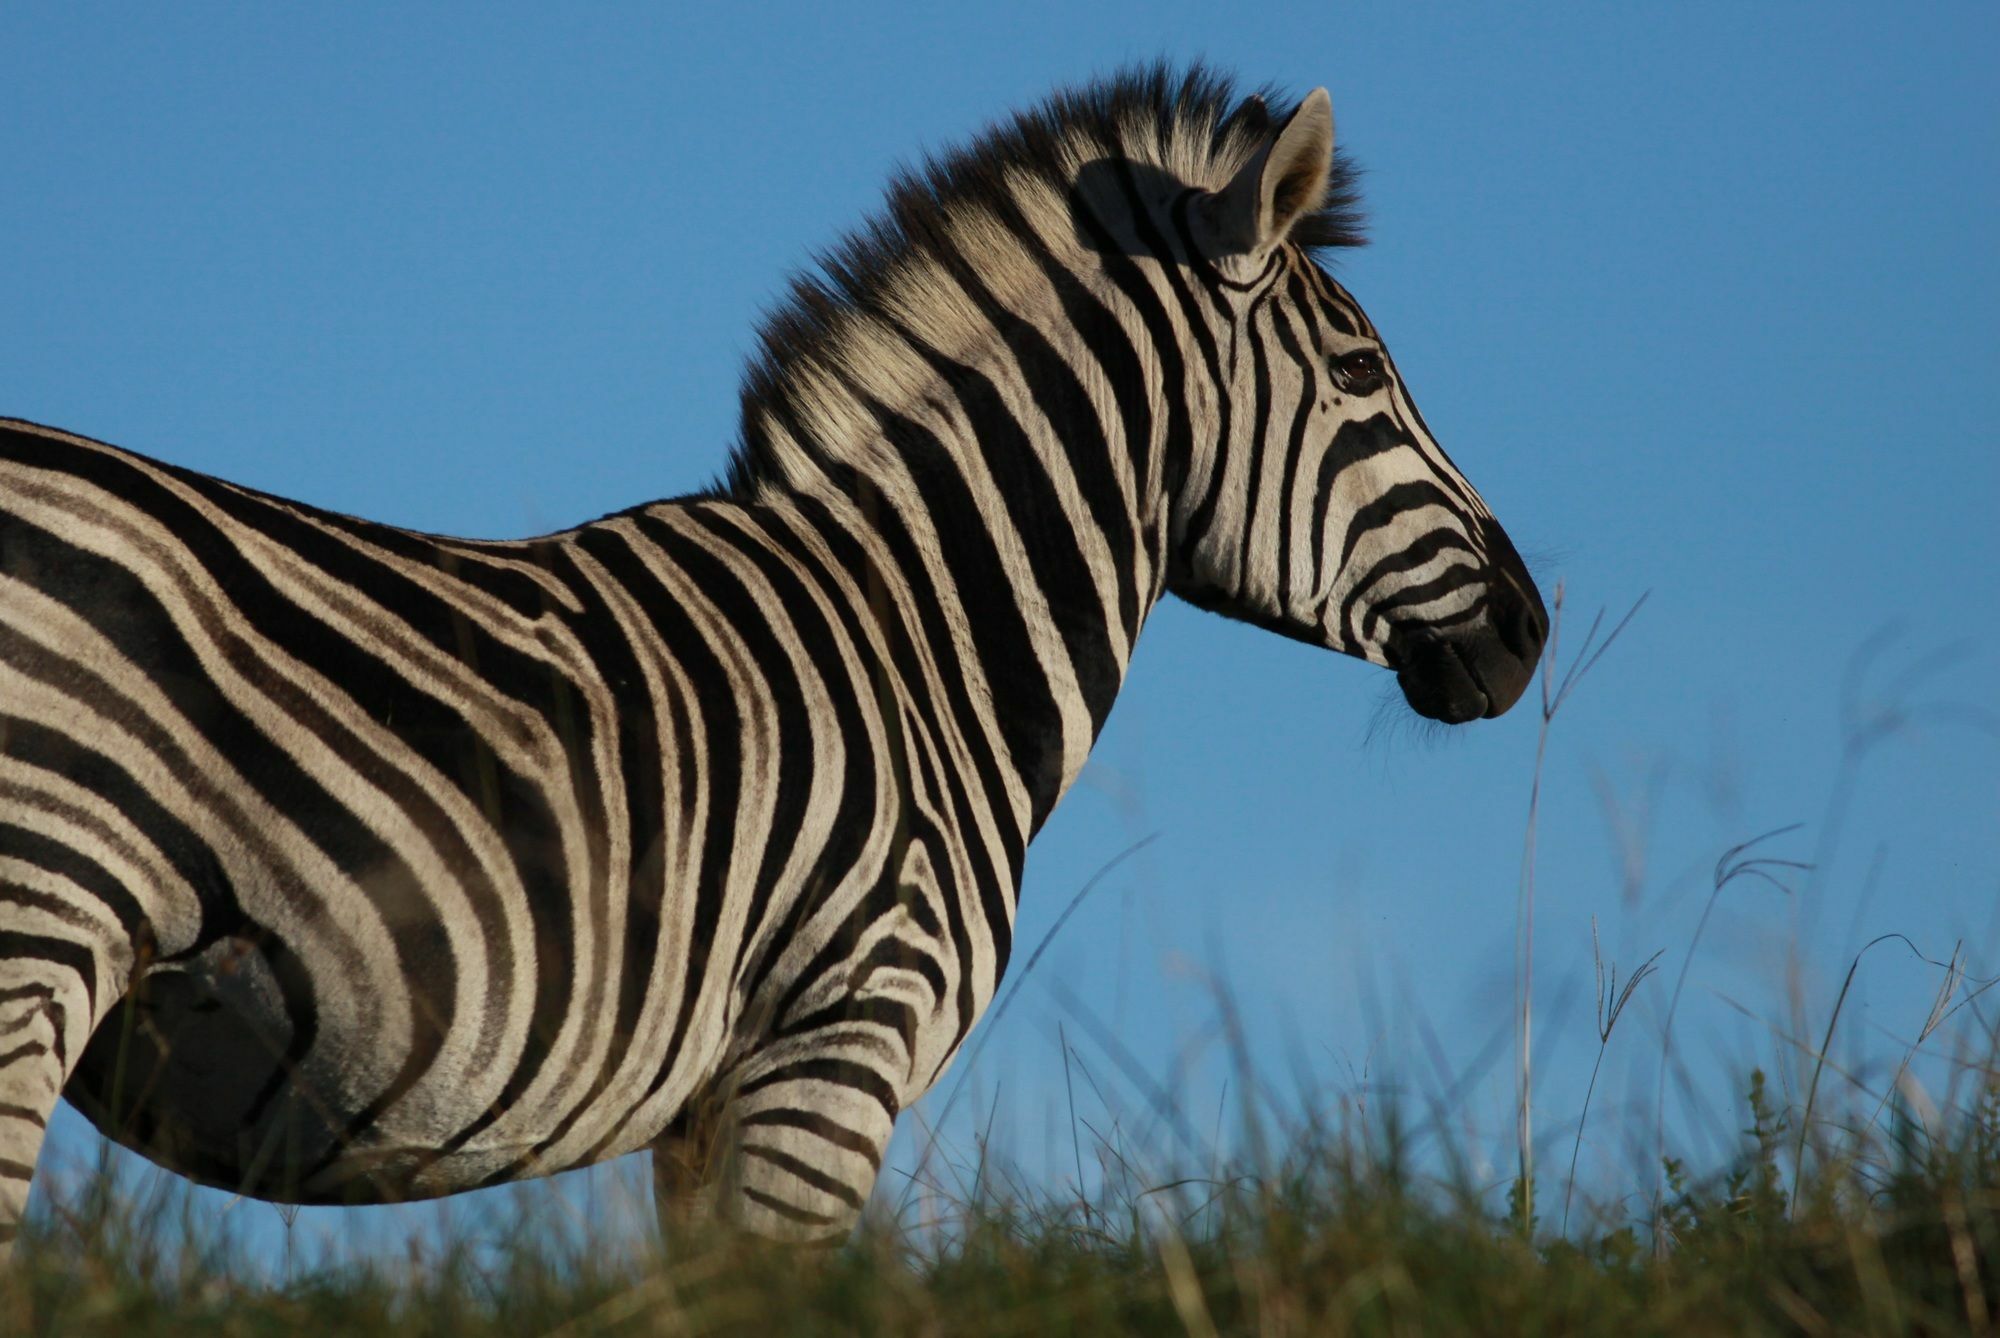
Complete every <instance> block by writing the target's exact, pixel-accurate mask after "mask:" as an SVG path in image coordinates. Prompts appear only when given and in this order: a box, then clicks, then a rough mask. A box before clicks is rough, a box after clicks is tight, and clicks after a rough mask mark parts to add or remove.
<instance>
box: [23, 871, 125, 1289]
mask: <svg viewBox="0 0 2000 1338" xmlns="http://www.w3.org/2000/svg"><path fill="white" fill-rule="evenodd" d="M12 890H13V889H11V888H9V887H8V885H7V884H5V883H4V882H0V1261H4V1260H5V1259H6V1258H7V1257H8V1256H9V1255H11V1254H12V1252H13V1247H14V1240H15V1238H16V1237H17V1236H18V1235H19V1234H20V1229H21V1222H22V1219H23V1217H24V1216H25V1215H26V1212H27V1207H28V1189H29V1185H30V1183H31V1181H32V1178H33V1176H34V1172H35V1164H36V1161H37V1159H38V1158H39V1157H40V1156H41V1150H42V1141H43V1138H44V1137H45V1136H46V1134H47V1132H48V1126H49V1116H50V1115H51V1114H52V1113H53V1112H54V1110H55V1106H56V1099H57V1098H58V1097H59V1096H61V1094H62V1089H63V1084H64V1083H65V1082H66V1081H67V1080H68V1078H69V1074H70V1071H71V1070H72V1069H73V1068H74V1067H75V1065H76V1061H77V1059H78V1058H79V1057H80V1056H81V1054H82V1053H83V1048H84V1044H85V1042H86V1041H88V1040H89V1039H90V1033H91V1030H92V1027H93V1024H94V1023H95V1021H96V1019H97V1016H98V1013H97V1010H96V1009H95V1007H94V1005H95V1003H96V1002H97V1001H96V1000H95V998H94V996H95V995H96V993H97V992H98V988H99V985H100V982H102V981H104V980H106V979H107V978H116V975H115V973H113V972H107V971H104V970H101V969H100V964H101V963H102V961H103V957H102V955H101V954H100V953H99V952H98V951H96V950H95V949H94V948H93V947H92V946H86V945H85V944H84V943H80V942H78V941H77V940H76V938H75V937H73V936H71V935H67V934H50V933H47V932H34V931H33V930H25V931H24V930H22V929H16V928H14V924H16V923H18V922H19V920H20V919H21V917H20V916H19V915H17V914H13V913H12V912H17V911H20V910H21V909H22V907H21V906H20V904H19V903H18V902H12V903H10V902H9V901H8V900H7V898H8V894H9V892H10V891H12ZM42 928H43V929H44V930H46V927H42Z"/></svg>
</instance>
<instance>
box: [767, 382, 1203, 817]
mask: <svg viewBox="0 0 2000 1338" xmlns="http://www.w3.org/2000/svg"><path fill="white" fill-rule="evenodd" d="M1047 357H1048V359H1052V360H1054V361H1055V362H1056V363H1059V364H1060V369H1058V368H1057V367H1056V366H1053V365H1048V364H1047V363H1046V362H1044V363H1043V364H1041V365H1037V364H1036V363H1035V362H1033V361H1031V360H1029V359H1026V358H1024V357H1022V356H1021V353H1020V350H1019V348H1018V346H1017V347H1015V348H1012V349H1001V350H996V356H995V357H993V358H991V359H983V358H978V357H977V356H976V355H975V356H972V357H966V358H964V359H962V360H953V359H947V358H945V357H943V356H942V355H938V354H935V353H932V354H929V355H927V358H928V361H929V362H930V364H931V368H932V370H933V371H934V373H935V375H936V380H935V381H933V382H932V384H931V385H929V386H928V387H927V388H926V389H925V390H924V391H923V392H922V393H921V394H920V395H918V396H915V397H913V398H912V399H911V401H910V402H908V403H905V404H902V405H895V406H892V405H889V404H884V403H881V402H879V401H875V400H872V399H871V400H862V401H860V402H861V403H863V404H865V408H866V417H865V418H860V417H859V416H858V415H856V416H851V417H848V418H847V421H846V423H845V426H847V427H849V428H850V429H851V430H850V431H849V432H847V433H841V434H837V435H836V434H832V433H828V432H827V431H826V430H825V429H826V427H827V426H829V424H827V423H826V422H825V421H824V420H822V423H821V424H820V427H821V431H819V432H812V433H808V432H806V431H803V430H800V425H799V424H798V423H797V422H796V420H794V422H792V423H790V424H787V425H786V426H787V427H789V428H791V429H792V431H791V432H790V433H788V434H787V435H789V436H791V437H792V440H791V441H790V442H785V443H782V446H781V449H783V448H786V447H789V448H793V449H796V450H797V451H798V452H799V455H800V456H804V457H806V458H809V459H810V460H811V461H812V465H813V467H812V468H811V469H809V470H798V471H787V472H788V473H791V474H792V478H791V479H790V480H787V486H784V487H782V488H780V487H778V486H775V481H774V480H772V479H771V478H770V477H769V476H768V475H767V476H766V477H765V479H764V480H763V481H762V482H763V486H762V487H760V488H759V490H758V494H759V497H760V500H764V501H769V502H777V503H779V504H780V505H782V506H784V507H785V509H787V510H790V511H793V512H794V513H795V514H796V515H797V516H798V517H800V518H801V520H803V521H804V522H805V523H807V524H809V525H810V526H811V527H812V528H813V529H814V530H816V531H818V532H819V533H820V534H821V535H822V537H823V538H825V539H826V540H827V541H828V546H829V550H830V551H836V552H843V553H845V555H846V556H845V557H844V558H843V559H842V563H841V565H842V566H844V567H846V568H848V574H849V576H850V577H851V578H852V579H853V580H854V581H855V582H856V586H857V588H858V589H860V590H863V591H866V592H867V595H866V598H867V602H868V603H869V604H870V606H871V609H872V611H873V612H874V614H875V616H876V617H877V618H878V620H879V619H880V618H881V615H882V614H883V612H884V611H885V610H888V611H890V612H892V613H893V615H894V616H893V620H892V621H893V624H894V626H893V628H892V629H891V631H892V635H891V638H890V639H891V640H892V641H897V642H900V643H901V645H902V648H903V651H904V656H903V657H899V656H898V655H897V654H896V651H897V647H896V646H895V645H891V646H890V647H889V651H890V654H891V659H892V662H894V667H895V669H896V675H895V676H896V678H897V680H898V681H899V682H901V683H902V684H903V685H904V686H905V688H906V689H909V690H911V691H912V692H915V693H918V694H920V695H922V696H925V697H927V698H929V699H930V704H932V705H935V706H938V707H940V708H949V716H950V718H951V719H952V720H953V721H954V722H956V725H957V728H958V732H959V733H960V734H961V735H962V736H963V737H964V738H965V739H966V741H967V744H968V746H970V747H971V748H973V749H975V750H978V749H982V748H983V749H985V750H987V751H988V752H990V754H991V755H992V756H993V758H994V759H995V762H996V765H997V767H998V768H999V769H1000V771H1001V772H1002V775H1001V777H1000V780H1001V782H1002V787H1003V788H1004V790H1005V791H1006V795H1007V798H1008V801H1009V802H1008V803H1007V805H1006V806H1007V807H1008V808H1010V809H1011V810H1012V811H1013V815H1014V817H1015V818H1016V819H1017V820H1018V822H1019V823H1020V826H1021V829H1022V832H1023V835H1024V838H1025V836H1028V835H1032V834H1033V832H1034V831H1036V830H1037V829H1039V828H1040V826H1041V825H1042V823H1043V821H1044V820H1045V819H1046V818H1047V817H1048V815H1049V812H1050V811H1051V810H1052V809H1053V808H1054V807H1055V804H1056V801H1057V800H1058V799H1059V798H1060V797H1061V796H1062V793H1063V792H1064V791H1065V790H1066V789H1067V788H1068V786H1069V784H1070V783H1071V782H1072V781H1073V780H1075V778H1076V776H1077V773H1078V772H1079V771H1081V769H1082V767H1083V764H1084V760H1085V758H1086V756H1087V755H1088V753H1089V750H1090V747H1091V745H1092V743H1094V742H1095V740H1096V738H1097V735H1098V733H1099V731H1100V730H1101V729H1102V728H1103V725H1104V720H1105V717H1106V715H1107V714H1108V713H1109V711H1110V709H1111V703H1112V700H1113V699H1114V698H1115V696H1116V695H1117V692H1118V689H1119V687H1120V685H1121V684H1122V682H1123V680H1124V675H1125V669H1126V666H1127V664H1128V663H1129V662H1130V660H1131V654H1132V647H1133V643H1134V641H1135V640H1136V638H1137V636H1138V633H1139V629H1140V627H1141V626H1142V625H1143V624H1144V622H1145V619H1146V617H1147V615H1148V614H1149V613H1150V612H1151V610H1152V607H1153V605H1154V603H1155V602H1156V601H1157V600H1158V599H1159V596H1160V594H1161V591H1162V589H1163V583H1164V561H1163V552H1164V544H1165V534H1166V524H1167V520H1166V508H1165V506H1164V505H1163V504H1162V503H1161V501H1160V499H1159V498H1158V497H1157V496H1156V495H1155V494H1156V491H1157V488H1158V484H1157V482H1156V480H1157V479H1158V478H1159V474H1160V471H1159V469H1158V468H1157V466H1156V465H1155V463H1154V461H1155V459H1156V454H1155V452H1156V449H1157V447H1156V443H1154V442H1151V441H1146V442H1141V443H1139V444H1138V445H1137V446H1136V447H1131V446H1128V445H1127V443H1126V442H1125V441H1124V440H1123V439H1122V431H1121V426H1120V425H1123V424H1127V423H1132V422H1138V423H1146V422H1154V423H1157V422H1161V421H1163V419H1164V415H1163V414H1160V413H1144V412H1140V413H1134V412H1132V411H1131V409H1130V406H1125V405H1121V404H1119V403H1116V402H1112V403H1110V404H1107V405H1104V406H1094V405H1093V404H1092V402H1091V399H1090V398H1089V396H1088V394H1087V393H1086V392H1085V390H1084V388H1083V382H1082V380H1081V379H1079V378H1077V377H1076V376H1075V375H1074V373H1073V372H1071V371H1070V363H1069V362H1068V361H1067V360H1066V359H1063V358H1062V357H1061V355H1060V354H1058V353H1057V352H1056V351H1055V350H1053V349H1049V350H1047ZM1003 369H1004V370H1003ZM1064 375H1066V376H1067V378H1068V380H1067V393H1056V390H1053V389H1052V383H1057V382H1059V381H1060V379H1061V376H1064ZM1010 381H1011V384H1010ZM1098 382H1099V384H1100V385H1101V384H1102V378H1098ZM1061 388H1062V387H1061V386H1057V389H1061ZM1140 393H1144V392H1143V390H1141V391H1140ZM857 398H858V397H857ZM1106 424H1112V425H1113V426H1112V427H1111V428H1110V429H1109V430H1107V428H1106V426H1105V425H1106ZM786 453H787V454H789V453H790V452H789V450H787V451H786ZM793 458H794V459H798V458H799V457H798V456H793ZM802 475H803V476H804V478H805V479H809V480H810V482H803V483H802V482H801V476H802ZM905 661H907V662H905ZM996 798H997V796H996Z"/></svg>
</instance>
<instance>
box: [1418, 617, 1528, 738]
mask: <svg viewBox="0 0 2000 1338" xmlns="http://www.w3.org/2000/svg"><path fill="white" fill-rule="evenodd" d="M1396 685H1397V686H1398V687H1400V688H1401V689H1402V690H1403V699H1404V700H1405V701H1407V702H1409V704H1410V709H1411V710H1413V711H1415V712H1416V713H1417V714H1418V715H1420V716H1424V717H1427V718H1428V719H1431V720H1441V721H1443V722H1444V723H1445V724H1447V725H1462V724H1464V723H1465V722H1466V721H1468V720H1477V719H1479V718H1480V717H1482V716H1485V715H1488V714H1492V715H1498V714H1500V712H1501V711H1504V710H1506V709H1507V707H1508V706H1511V705H1513V699H1512V698H1511V697H1510V698H1508V699H1507V700H1506V701H1504V702H1501V703H1500V704H1499V707H1498V709H1497V710H1494V709H1491V707H1492V706H1493V703H1492V701H1491V699H1490V698H1489V697H1488V695H1487V692H1486V689H1485V688H1484V687H1483V686H1482V685H1481V684H1480V682H1479V680H1478V679H1477V678H1475V677H1474V676H1473V673H1472V670H1471V669H1470V668H1469V667H1468V666H1467V665H1466V663H1465V660H1464V659H1463V658H1462V657H1461V656H1460V655H1459V653H1458V649H1457V647H1455V646H1454V645H1453V644H1452V643H1451V642H1450V641H1447V640H1445V639H1444V638H1443V637H1425V638H1424V639H1422V640H1418V641H1412V642H1410V643H1409V644H1407V645H1404V646H1399V647H1397V655H1396Z"/></svg>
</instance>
